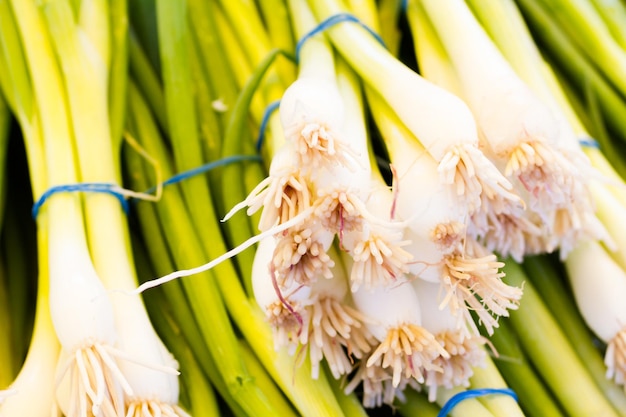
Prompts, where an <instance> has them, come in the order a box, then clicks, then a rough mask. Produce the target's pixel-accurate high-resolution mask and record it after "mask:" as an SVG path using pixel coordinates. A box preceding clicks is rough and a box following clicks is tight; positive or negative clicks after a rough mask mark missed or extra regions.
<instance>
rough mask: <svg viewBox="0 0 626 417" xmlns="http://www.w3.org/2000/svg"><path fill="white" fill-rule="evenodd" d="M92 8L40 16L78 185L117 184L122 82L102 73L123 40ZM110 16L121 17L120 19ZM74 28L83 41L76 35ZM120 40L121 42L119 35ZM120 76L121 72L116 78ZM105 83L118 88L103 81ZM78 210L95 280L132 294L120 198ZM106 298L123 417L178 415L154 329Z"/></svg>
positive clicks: (131, 305) (128, 304) (125, 302)
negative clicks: (60, 85) (123, 390)
mask: <svg viewBox="0 0 626 417" xmlns="http://www.w3.org/2000/svg"><path fill="white" fill-rule="evenodd" d="M83 7H85V6H83ZM94 7H95V8H96V10H95V11H94V12H93V13H89V14H87V13H86V14H85V16H84V17H83V16H82V15H81V16H80V18H79V19H78V20H77V21H74V18H73V16H72V10H71V6H70V4H69V3H66V4H62V3H60V2H59V3H58V5H55V6H49V7H48V8H47V9H46V18H47V22H48V27H49V28H50V33H51V35H52V37H53V41H54V46H55V49H56V52H57V55H58V57H59V61H60V65H61V67H62V69H63V73H64V74H71V76H66V78H65V88H66V90H67V95H68V101H69V107H70V114H71V121H72V127H73V132H74V138H75V141H76V149H77V151H78V161H79V169H80V175H81V180H82V181H85V182H90V183H98V182H99V183H110V184H120V183H121V173H120V171H119V152H120V147H119V145H120V144H121V130H120V128H119V126H113V124H112V122H115V123H116V125H118V124H120V123H123V121H118V120H115V118H116V117H119V114H117V113H113V114H111V113H109V110H110V109H111V107H113V110H116V111H118V110H117V109H116V107H117V106H121V105H122V104H124V103H125V100H124V99H119V98H118V96H119V95H121V96H122V97H123V98H125V97H126V88H125V85H126V82H124V81H122V80H120V79H119V78H117V79H116V75H117V74H111V73H110V72H109V68H114V67H112V65H113V62H112V59H111V58H112V57H115V58H116V59H120V58H121V56H123V55H124V54H125V48H123V46H124V42H123V41H122V42H120V45H111V43H110V41H109V39H113V37H112V36H107V35H109V29H108V25H109V23H110V22H109V19H108V15H109V8H108V7H107V5H106V4H104V3H97V4H96V5H94ZM117 17H118V18H120V19H122V20H123V16H117ZM93 28H100V30H98V31H93ZM89 29H92V30H91V31H90V30H89ZM81 31H82V32H85V33H87V36H89V38H88V39H86V40H85V39H84V38H83V39H81V38H79V33H80V32H81ZM120 37H121V38H124V34H122V35H121V36H120ZM113 46H118V47H120V46H121V47H122V48H121V52H120V51H119V50H113V49H112V47H113ZM122 61H123V59H122ZM125 73H126V71H125V68H123V71H122V72H121V74H122V75H124V74H125ZM109 80H110V81H111V82H117V83H119V86H118V85H111V84H109ZM113 88H117V89H118V90H117V91H113ZM120 88H121V89H120ZM109 94H111V95H109ZM120 103H121V104H120ZM122 114H123V112H122ZM112 127H116V128H117V130H118V132H117V134H118V136H117V137H112V134H113V131H112ZM85 213H86V224H87V232H88V240H89V246H90V252H91V257H92V259H93V262H94V265H95V268H96V271H97V272H98V274H99V276H100V278H101V280H102V281H103V283H104V284H105V286H106V287H107V288H109V289H113V290H118V291H130V290H132V289H133V288H135V287H136V286H137V278H136V274H135V266H134V263H133V260H132V256H131V249H130V239H129V237H128V230H127V224H126V217H125V214H124V211H123V209H122V206H121V205H120V201H119V200H118V198H116V197H115V196H111V195H107V194H93V195H88V196H87V197H86V198H85ZM110 298H111V301H112V303H113V307H114V312H115V325H116V329H117V331H118V338H117V341H116V347H117V348H118V349H120V350H121V351H122V352H124V354H125V355H126V358H127V359H125V360H121V361H120V364H119V367H120V370H121V372H122V373H123V374H124V377H125V378H126V381H127V382H128V385H129V387H130V389H131V393H127V397H126V399H125V407H126V409H127V410H128V411H127V413H129V414H130V415H133V416H140V415H145V413H156V412H159V410H160V412H165V411H166V410H167V411H169V412H172V413H175V414H177V415H186V413H185V412H184V411H183V410H182V409H180V408H179V407H178V406H177V403H178V391H179V383H178V378H177V376H178V370H177V369H176V368H177V364H176V361H175V359H174V358H173V357H172V355H171V354H170V353H169V352H168V351H167V350H166V349H165V347H164V345H163V343H162V342H161V340H160V339H159V338H158V335H157V334H156V332H155V331H154V328H153V327H152V325H151V323H150V319H149V317H148V315H147V312H146V310H145V307H144V306H143V302H142V300H141V298H140V297H139V296H128V295H126V294H123V293H121V292H113V293H111V295H110ZM148 410H149V411H148Z"/></svg>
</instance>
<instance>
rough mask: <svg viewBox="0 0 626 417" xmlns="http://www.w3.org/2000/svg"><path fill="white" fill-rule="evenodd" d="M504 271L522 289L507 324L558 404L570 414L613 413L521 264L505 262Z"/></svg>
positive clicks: (609, 414) (581, 415)
mask: <svg viewBox="0 0 626 417" xmlns="http://www.w3.org/2000/svg"><path fill="white" fill-rule="evenodd" d="M504 272H505V273H506V278H505V280H506V282H507V284H509V285H513V286H517V287H521V286H522V285H523V288H524V297H523V298H522V302H521V304H520V307H519V310H517V311H513V312H511V317H510V322H511V325H512V327H513V328H514V329H515V332H516V333H517V335H518V337H519V340H520V343H521V345H522V346H523V348H524V350H525V351H526V352H527V354H528V356H529V359H530V360H531V361H532V363H533V364H534V366H535V367H536V369H537V370H538V372H539V374H540V375H541V376H542V377H543V378H544V380H545V381H546V384H547V385H548V386H549V387H550V389H551V391H552V392H553V393H554V396H555V397H556V398H557V399H558V400H559V402H560V404H561V406H562V407H563V408H564V409H565V410H566V412H567V413H568V414H569V415H570V416H571V417H584V416H587V417H588V416H607V417H609V416H617V414H616V413H615V412H614V411H613V408H612V406H611V404H610V403H609V402H608V400H607V398H606V397H605V396H604V395H603V393H602V391H600V390H599V389H598V388H597V386H596V384H595V383H594V382H593V380H592V379H591V377H590V375H589V373H588V372H587V370H586V369H585V366H584V365H583V364H582V362H581V361H580V359H579V358H578V356H577V355H576V352H575V350H574V348H573V346H572V345H571V344H570V343H569V341H568V339H567V337H566V336H565V334H564V333H563V331H562V330H561V328H560V326H559V324H558V322H557V321H556V320H555V318H554V317H552V315H551V314H550V311H549V310H548V308H547V307H546V306H545V304H544V303H543V301H542V300H541V297H540V296H539V294H538V293H537V290H535V288H534V286H533V285H532V284H531V283H530V282H529V281H528V278H527V277H526V275H525V273H524V270H523V269H522V267H521V266H520V265H518V264H516V263H515V262H513V261H508V262H506V266H505V267H504Z"/></svg>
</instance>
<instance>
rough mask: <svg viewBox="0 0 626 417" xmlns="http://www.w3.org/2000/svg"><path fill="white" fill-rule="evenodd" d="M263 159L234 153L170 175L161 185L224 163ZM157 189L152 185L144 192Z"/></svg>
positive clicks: (257, 156)
mask: <svg viewBox="0 0 626 417" xmlns="http://www.w3.org/2000/svg"><path fill="white" fill-rule="evenodd" d="M262 160H263V159H262V158H261V156H259V155H232V156H227V157H225V158H222V159H218V160H216V161H212V162H209V163H207V164H204V165H200V166H199V167H197V168H192V169H190V170H187V171H183V172H181V173H178V174H176V175H174V176H172V177H170V178H169V179H167V180H165V181H163V182H162V183H161V185H163V186H166V185H172V184H176V183H179V182H181V181H183V180H186V179H187V178H191V177H194V176H196V175H200V174H204V173H206V172H209V171H211V170H212V169H215V168H218V167H221V166H224V165H228V164H232V163H234V162H241V161H262ZM155 190H156V187H152V188H150V189H148V190H146V191H144V193H146V194H148V193H153V192H154V191H155Z"/></svg>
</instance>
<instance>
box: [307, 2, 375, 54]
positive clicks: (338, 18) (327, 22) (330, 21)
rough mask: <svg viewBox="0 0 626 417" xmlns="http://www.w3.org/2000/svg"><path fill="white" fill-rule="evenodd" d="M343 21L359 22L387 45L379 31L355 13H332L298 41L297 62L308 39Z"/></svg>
mask: <svg viewBox="0 0 626 417" xmlns="http://www.w3.org/2000/svg"><path fill="white" fill-rule="evenodd" d="M342 22H353V23H357V24H359V25H361V26H362V27H363V28H364V29H365V30H367V31H368V32H369V33H370V34H371V35H372V36H373V37H374V38H376V40H377V41H378V42H380V44H381V45H383V46H385V42H384V41H383V39H382V38H381V37H380V35H379V34H378V33H376V32H374V31H373V30H372V29H371V28H370V27H369V26H367V25H366V24H365V23H363V22H361V21H360V20H359V19H358V18H357V17H356V16H354V15H352V14H350V13H338V14H335V15H332V16H330V17H328V18H326V19H324V20H323V21H321V22H320V23H319V24H318V25H317V26H316V27H314V28H313V29H312V30H311V31H310V32H309V33H307V34H305V35H304V36H303V37H302V38H301V39H300V40H299V41H298V43H297V44H296V62H299V61H300V50H301V49H302V45H304V42H306V41H307V40H309V39H310V38H312V37H313V36H315V35H317V34H318V33H321V32H323V31H325V30H326V29H328V28H330V27H332V26H334V25H336V24H337V23H342Z"/></svg>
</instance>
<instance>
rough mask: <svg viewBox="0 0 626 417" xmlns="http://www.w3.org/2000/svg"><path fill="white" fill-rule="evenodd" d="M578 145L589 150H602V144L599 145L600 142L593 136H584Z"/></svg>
mask: <svg viewBox="0 0 626 417" xmlns="http://www.w3.org/2000/svg"><path fill="white" fill-rule="evenodd" d="M578 143H580V146H584V147H587V148H596V149H600V144H598V141H597V140H595V139H594V138H592V137H591V136H583V137H582V138H579V139H578Z"/></svg>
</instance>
